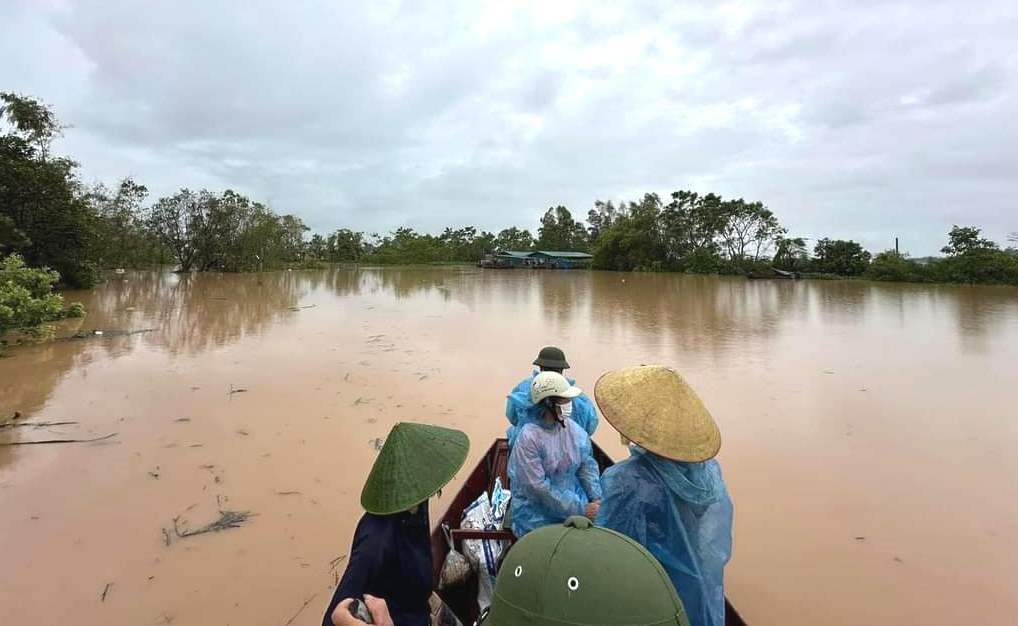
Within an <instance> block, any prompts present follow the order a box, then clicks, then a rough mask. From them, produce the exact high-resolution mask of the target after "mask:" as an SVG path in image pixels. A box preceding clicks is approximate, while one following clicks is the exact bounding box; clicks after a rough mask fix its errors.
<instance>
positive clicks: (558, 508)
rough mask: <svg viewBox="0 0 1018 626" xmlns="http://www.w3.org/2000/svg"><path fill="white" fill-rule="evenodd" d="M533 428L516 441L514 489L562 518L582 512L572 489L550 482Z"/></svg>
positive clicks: (578, 500) (580, 504) (581, 506)
mask: <svg viewBox="0 0 1018 626" xmlns="http://www.w3.org/2000/svg"><path fill="white" fill-rule="evenodd" d="M533 433H534V427H530V428H527V429H525V430H524V431H523V432H522V433H521V434H520V436H519V438H518V439H517V440H516V446H515V447H514V448H513V452H512V453H513V455H516V457H517V458H516V463H515V465H516V482H515V483H513V485H512V488H513V489H514V490H515V489H523V490H524V491H525V492H526V493H527V495H528V496H529V497H531V498H533V499H534V500H537V501H538V502H540V503H541V505H542V506H543V507H544V508H545V510H547V511H549V512H551V513H554V514H556V515H558V516H560V517H562V518H563V519H564V518H566V517H569V516H570V515H583V502H581V501H580V499H579V498H578V497H577V496H576V494H574V493H572V492H571V491H567V490H564V489H559V488H557V487H555V486H554V485H552V484H551V481H550V480H549V479H548V476H547V475H546V474H545V472H544V463H543V461H542V460H541V450H540V444H539V441H538V438H537V437H535V436H534V434H533Z"/></svg>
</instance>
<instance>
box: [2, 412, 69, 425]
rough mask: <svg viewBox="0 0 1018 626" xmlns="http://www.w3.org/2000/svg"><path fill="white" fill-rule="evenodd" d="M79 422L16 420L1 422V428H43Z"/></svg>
mask: <svg viewBox="0 0 1018 626" xmlns="http://www.w3.org/2000/svg"><path fill="white" fill-rule="evenodd" d="M19 416H20V414H19ZM77 423H78V422H20V423H18V424H15V423H14V422H4V423H3V424H0V428H27V427H29V426H33V427H35V428H41V427H43V426H67V425H70V424H77Z"/></svg>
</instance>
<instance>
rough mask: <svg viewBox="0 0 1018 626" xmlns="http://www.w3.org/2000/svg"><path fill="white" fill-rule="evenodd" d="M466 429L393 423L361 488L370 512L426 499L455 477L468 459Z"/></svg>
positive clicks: (398, 509)
mask: <svg viewBox="0 0 1018 626" xmlns="http://www.w3.org/2000/svg"><path fill="white" fill-rule="evenodd" d="M468 450H470V440H469V439H467V436H466V433H463V432H460V431H458V430H453V429H451V428H442V427H441V426H430V425H428V424H408V423H405V422H400V423H399V424H396V425H395V426H393V427H392V431H391V432H390V433H389V436H388V437H386V438H385V445H384V446H382V451H381V452H379V453H378V458H377V459H375V464H374V465H373V466H372V467H371V473H370V474H368V480H367V481H366V482H365V483H364V490H363V491H361V506H363V507H364V510H365V511H367V512H368V513H374V514H375V515H391V514H393V513H399V512H401V511H406V510H407V509H409V508H411V507H414V506H416V505H418V504H420V503H421V502H424V501H425V500H427V499H428V498H430V497H431V496H432V495H434V493H435V492H437V491H438V490H439V489H441V488H442V487H444V486H445V485H446V483H448V482H449V481H450V480H452V477H453V476H454V475H455V474H456V472H457V471H459V469H460V468H461V467H463V463H464V462H465V461H466V460H467V451H468Z"/></svg>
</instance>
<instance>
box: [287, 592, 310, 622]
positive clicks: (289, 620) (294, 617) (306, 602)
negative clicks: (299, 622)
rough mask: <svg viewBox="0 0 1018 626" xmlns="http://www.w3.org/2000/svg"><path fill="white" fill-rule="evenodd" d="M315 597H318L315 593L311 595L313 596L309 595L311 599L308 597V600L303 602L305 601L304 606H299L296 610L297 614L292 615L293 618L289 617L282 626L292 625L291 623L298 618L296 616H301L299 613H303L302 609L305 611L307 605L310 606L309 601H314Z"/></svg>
mask: <svg viewBox="0 0 1018 626" xmlns="http://www.w3.org/2000/svg"><path fill="white" fill-rule="evenodd" d="M317 595H318V594H317V593H313V594H311V597H309V598H308V599H307V600H305V601H304V604H302V605H300V608H299V609H297V612H296V613H294V614H293V617H291V618H290V619H288V620H286V623H285V624H283V626H290V624H292V623H293V620H295V619H297V616H298V615H300V614H301V612H302V611H303V610H304V609H306V608H307V607H308V605H309V604H311V601H312V600H314V599H315V596H317Z"/></svg>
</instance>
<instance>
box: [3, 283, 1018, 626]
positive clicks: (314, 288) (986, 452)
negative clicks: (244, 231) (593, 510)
mask: <svg viewBox="0 0 1018 626" xmlns="http://www.w3.org/2000/svg"><path fill="white" fill-rule="evenodd" d="M68 297H69V298H70V299H80V300H82V301H83V302H84V304H85V305H86V307H87V308H88V310H89V312H90V313H89V316H88V318H87V319H86V320H84V322H83V323H82V325H81V328H82V329H84V330H90V329H103V330H105V331H110V330H142V331H146V332H140V333H137V334H133V335H129V336H119V335H118V334H117V333H110V332H106V333H104V334H103V335H102V336H94V337H93V338H90V339H82V340H71V341H66V342H57V343H51V344H47V345H42V346H33V347H27V348H18V349H16V350H14V351H13V354H12V356H11V357H10V358H6V359H0V416H5V417H6V416H8V415H10V414H12V413H13V412H14V411H20V412H21V413H22V414H23V415H24V416H25V417H26V418H27V420H28V421H32V422H43V421H46V422H52V421H73V422H77V423H76V424H69V425H63V426H51V427H47V428H38V429H35V428H26V427H22V428H15V429H0V443H8V442H19V441H30V440H40V439H52V438H88V437H99V436H104V435H107V434H110V433H116V435H115V436H114V437H112V438H110V439H108V440H105V441H102V442H97V443H87V444H67V445H29V446H16V447H0V624H11V625H20V624H26V625H27V624H95V625H100V624H102V625H106V624H113V625H119V624H124V625H128V624H131V625H138V624H169V623H174V624H188V625H191V624H215V625H221V624H235V625H241V624H243V625H251V624H280V625H283V624H295V625H300V624H317V623H319V621H320V619H321V614H322V611H323V608H324V606H325V605H326V603H327V602H328V599H329V597H330V596H331V589H332V587H333V584H334V582H335V580H336V577H337V576H338V575H341V573H342V569H343V563H342V558H339V560H338V561H337V562H336V565H335V567H333V566H332V565H331V563H333V562H334V559H337V557H343V556H344V555H346V554H347V553H348V550H349V545H350V539H351V535H352V533H353V529H354V526H355V524H356V522H357V519H358V517H359V515H360V507H359V504H358V498H359V492H360V487H361V484H362V481H363V479H364V477H365V476H366V474H367V471H368V468H369V467H370V464H371V462H372V460H373V458H374V456H375V443H376V439H377V438H379V437H384V436H385V434H386V433H387V431H388V429H389V428H390V427H391V426H392V424H394V423H395V422H397V421H401V420H410V421H426V422H433V423H438V424H444V425H448V426H453V427H456V428H461V429H463V430H465V431H467V432H468V433H469V435H470V437H471V441H472V448H471V453H470V460H469V461H468V463H469V464H470V465H473V463H475V462H476V461H477V460H478V458H479V457H480V456H481V454H482V453H483V452H484V450H485V449H486V448H487V447H488V445H489V443H490V441H491V440H492V439H493V438H494V437H496V436H498V435H499V434H500V433H501V432H503V430H504V427H505V424H504V422H505V419H504V417H503V400H504V394H505V392H506V391H507V390H508V389H509V388H510V387H511V386H512V385H513V384H514V383H516V382H517V381H518V380H519V379H520V378H521V377H523V376H524V375H526V374H527V373H528V371H529V369H530V365H529V363H530V360H531V359H532V358H533V356H534V354H535V353H536V351H537V349H538V348H540V347H541V346H542V345H545V344H549V343H553V344H558V345H560V346H562V347H564V348H565V349H566V351H567V354H568V356H569V360H570V361H571V362H572V364H573V366H574V368H573V369H572V370H571V372H570V373H571V374H572V375H574V376H575V377H576V378H577V379H578V384H579V385H580V386H582V387H584V388H586V389H588V390H589V389H591V388H592V385H593V383H594V381H595V380H596V378H597V376H598V374H599V373H600V372H601V371H603V370H606V369H610V368H615V367H620V366H625V365H631V364H639V363H665V364H670V365H673V366H675V367H676V368H677V369H679V370H680V371H681V372H683V373H684V374H685V376H686V377H687V378H688V380H689V381H690V382H691V383H692V384H693V385H694V386H695V387H696V388H697V389H698V390H699V392H700V393H701V395H702V396H703V398H704V400H705V402H706V404H707V405H708V406H709V407H710V408H711V410H712V412H713V413H714V415H715V417H716V419H717V420H718V422H719V423H720V425H721V429H722V433H723V438H724V443H723V445H722V452H721V461H722V464H723V466H724V470H725V475H726V479H727V481H728V484H729V488H730V490H731V492H732V496H733V499H734V502H735V505H736V523H735V554H734V558H733V560H732V562H731V564H730V566H729V569H728V576H727V581H728V585H727V589H728V593H729V596H730V597H731V599H732V601H733V602H734V604H735V605H736V606H737V607H738V608H739V609H740V610H741V611H742V612H743V613H744V616H745V617H746V618H747V619H748V621H749V622H750V623H751V624H783V625H785V626H794V625H800V624H801V625H805V624H818V623H819V624H830V625H839V624H844V625H849V624H851V625H855V624H860V623H869V624H918V623H923V624H927V625H940V624H943V625H945V626H946V625H949V624H950V625H952V626H953V625H955V624H975V623H980V624H1005V623H1010V624H1013V623H1016V621H1018V617H1016V615H1018V591H1016V587H1015V584H1014V582H1013V577H1014V572H1016V571H1018V547H1016V546H1018V454H1016V453H1015V450H1016V449H1018V289H1010V288H980V287H954V286H919V285H893V284H872V283H866V282H791V281H746V280H742V279H726V278H714V277H691V276H678V275H634V274H615V273H588V272H550V271H548V272H528V271H523V270H519V271H490V270H488V271H483V270H475V269H472V268H470V269H466V268H460V269H360V270H356V269H331V270H325V271H317V272H280V273H269V274H262V275H204V276H190V277H180V276H176V275H173V274H168V273H167V274H156V273H138V274H127V275H126V276H124V277H117V278H116V279H114V280H112V281H111V282H109V283H108V284H106V285H104V286H103V287H101V288H99V289H97V290H95V291H92V292H82V293H72V294H68ZM231 391H232V392H233V393H231ZM595 438H596V440H597V441H599V442H600V443H601V444H602V446H604V447H605V448H606V449H607V450H609V451H610V452H611V453H612V454H613V455H616V456H618V455H620V454H622V453H623V450H622V448H621V446H620V444H619V442H618V436H617V434H616V433H615V432H614V431H613V430H612V429H611V427H610V426H609V425H607V424H606V423H605V422H602V427H601V429H600V430H599V432H598V433H597V436H596V437H595ZM464 474H465V472H464ZM461 478H462V476H461ZM454 486H455V485H454ZM449 492H450V490H447V491H446V493H447V494H448V493H449ZM447 501H448V499H447V500H446V502H447ZM443 505H444V503H443V502H442V501H439V502H438V503H433V505H432V511H433V512H434V511H436V506H437V507H441V506H443ZM220 508H221V509H223V510H235V511H251V512H252V513H254V514H255V515H254V516H253V517H251V518H250V519H249V520H248V522H247V523H246V524H244V525H242V526H241V527H239V528H235V529H230V530H226V531H224V532H220V533H210V534H204V535H199V536H193V537H186V538H179V537H177V536H176V533H175V532H174V529H173V528H174V519H175V518H179V519H178V520H177V524H178V527H179V529H181V530H185V529H194V528H198V527H201V526H202V525H204V524H207V523H209V522H211V521H213V520H215V519H216V518H217V516H218V513H217V510H218V509H220ZM164 529H165V530H166V533H164ZM167 539H169V545H167V544H166V541H167ZM104 591H105V595H104V594H103V592H104Z"/></svg>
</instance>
